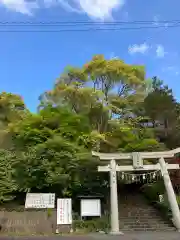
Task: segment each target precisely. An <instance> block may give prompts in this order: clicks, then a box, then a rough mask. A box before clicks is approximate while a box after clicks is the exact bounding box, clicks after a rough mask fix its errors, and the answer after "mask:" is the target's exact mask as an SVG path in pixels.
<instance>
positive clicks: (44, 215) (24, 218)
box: [0, 210, 69, 234]
mask: <svg viewBox="0 0 180 240" xmlns="http://www.w3.org/2000/svg"><path fill="white" fill-rule="evenodd" d="M0 225H1V233H22V234H23V233H25V234H33V233H34V234H52V233H55V232H56V228H57V225H56V210H52V211H51V212H50V214H49V213H48V211H46V210H39V211H20V212H17V211H14V210H13V211H6V210H5V211H2V210H1V211H0ZM58 229H59V231H60V232H67V231H69V227H65V228H64V227H63V228H62V226H59V227H58Z"/></svg>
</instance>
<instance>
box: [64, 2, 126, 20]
mask: <svg viewBox="0 0 180 240" xmlns="http://www.w3.org/2000/svg"><path fill="white" fill-rule="evenodd" d="M70 2H71V3H70ZM59 3H60V4H61V5H62V6H63V7H65V8H66V9H67V10H70V11H76V12H77V11H78V12H81V13H85V14H87V15H88V16H89V17H91V18H94V19H100V20H107V19H109V20H110V19H113V17H112V12H113V10H117V9H119V8H121V7H122V6H123V5H124V3H125V0H71V1H70V0H69V1H68V0H59Z"/></svg>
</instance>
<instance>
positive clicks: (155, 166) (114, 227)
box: [92, 148, 180, 234]
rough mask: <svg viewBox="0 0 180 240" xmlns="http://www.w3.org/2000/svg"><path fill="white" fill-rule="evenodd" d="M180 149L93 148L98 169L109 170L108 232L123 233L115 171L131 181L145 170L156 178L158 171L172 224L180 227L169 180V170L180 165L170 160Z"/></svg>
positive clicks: (177, 208) (176, 206)
mask: <svg viewBox="0 0 180 240" xmlns="http://www.w3.org/2000/svg"><path fill="white" fill-rule="evenodd" d="M177 153H180V148H177V149H174V150H171V151H165V152H140V153H138V152H133V153H99V152H92V155H93V156H96V157H99V159H100V160H101V161H102V165H101V166H99V167H98V171H99V172H109V173H110V205H111V234H122V232H121V231H120V228H119V211H118V193H117V172H118V173H120V177H121V179H124V178H127V176H130V177H131V181H137V179H136V173H139V172H141V174H138V175H137V176H138V177H140V178H141V179H144V178H145V175H146V174H148V175H149V176H151V177H152V178H156V177H157V175H158V174H160V175H161V176H162V178H163V180H164V185H165V188H166V193H167V197H168V202H169V205H170V208H171V211H172V215H173V224H174V226H175V227H176V229H177V230H178V231H180V210H179V206H178V203H177V200H176V195H175V192H174V189H173V186H172V183H171V179H170V176H169V172H168V170H175V169H179V164H171V163H170V160H172V158H173V157H174V155H175V154H177Z"/></svg>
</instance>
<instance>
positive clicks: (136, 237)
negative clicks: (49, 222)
mask: <svg viewBox="0 0 180 240" xmlns="http://www.w3.org/2000/svg"><path fill="white" fill-rule="evenodd" d="M0 240H180V233H177V232H158V233H157V232H156V233H150V232H148V233H144V232H143V233H127V234H124V235H120V236H111V235H104V234H91V235H86V236H55V237H44V236H40V237H39V236H38V237H35V236H33V237H5V236H0Z"/></svg>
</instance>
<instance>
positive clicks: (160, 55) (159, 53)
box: [156, 44, 166, 58]
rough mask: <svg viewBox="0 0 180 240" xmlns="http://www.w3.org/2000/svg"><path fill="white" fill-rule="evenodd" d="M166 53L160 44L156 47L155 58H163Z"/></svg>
mask: <svg viewBox="0 0 180 240" xmlns="http://www.w3.org/2000/svg"><path fill="white" fill-rule="evenodd" d="M165 54H166V52H165V50H164V47H163V46H162V45H161V44H160V45H157V47H156V56H157V57H158V58H163V57H164V56H165Z"/></svg>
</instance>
